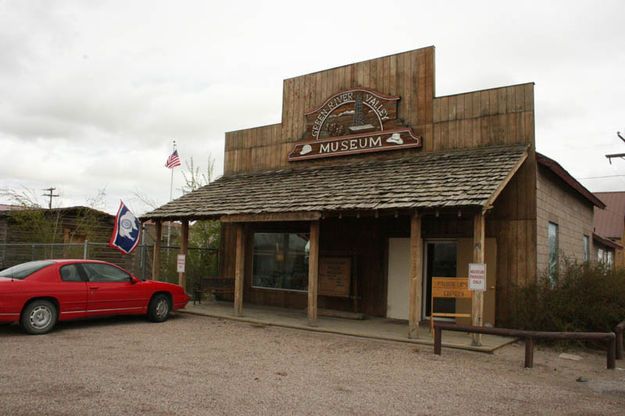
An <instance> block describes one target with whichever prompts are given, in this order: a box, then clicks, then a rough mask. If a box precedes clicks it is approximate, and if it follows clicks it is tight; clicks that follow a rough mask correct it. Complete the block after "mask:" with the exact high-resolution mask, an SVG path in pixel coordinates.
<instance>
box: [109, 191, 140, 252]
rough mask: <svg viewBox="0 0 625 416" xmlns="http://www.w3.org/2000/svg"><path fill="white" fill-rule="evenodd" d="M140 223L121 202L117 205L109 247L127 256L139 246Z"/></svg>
mask: <svg viewBox="0 0 625 416" xmlns="http://www.w3.org/2000/svg"><path fill="white" fill-rule="evenodd" d="M140 229H141V223H140V222H139V220H138V219H137V217H135V214H133V213H132V212H131V211H130V210H129V209H128V207H127V206H126V205H124V203H123V202H121V203H120V205H119V210H118V211H117V216H116V217H115V229H114V230H113V236H112V237H111V241H109V246H111V247H113V248H116V249H118V250H119V251H121V252H122V253H124V254H129V253H131V252H132V250H134V249H135V247H137V244H139V230H140Z"/></svg>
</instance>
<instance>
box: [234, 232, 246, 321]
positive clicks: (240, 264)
mask: <svg viewBox="0 0 625 416" xmlns="http://www.w3.org/2000/svg"><path fill="white" fill-rule="evenodd" d="M236 229H237V241H236V252H235V266H234V267H235V269H234V314H235V315H236V316H241V315H242V314H243V283H244V275H245V226H244V225H243V224H237V225H236Z"/></svg>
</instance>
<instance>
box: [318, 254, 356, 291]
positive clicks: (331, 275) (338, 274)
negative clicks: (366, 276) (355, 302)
mask: <svg viewBox="0 0 625 416" xmlns="http://www.w3.org/2000/svg"><path fill="white" fill-rule="evenodd" d="M351 274H352V259H351V258H350V257H320V258H319V295H322V296H334V297H340V298H349V295H350V293H349V292H350V283H351Z"/></svg>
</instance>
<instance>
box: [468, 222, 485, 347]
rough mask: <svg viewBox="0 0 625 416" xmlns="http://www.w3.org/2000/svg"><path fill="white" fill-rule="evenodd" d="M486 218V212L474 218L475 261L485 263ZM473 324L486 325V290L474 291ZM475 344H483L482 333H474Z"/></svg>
mask: <svg viewBox="0 0 625 416" xmlns="http://www.w3.org/2000/svg"><path fill="white" fill-rule="evenodd" d="M485 224H486V220H485V218H484V213H482V212H479V213H477V214H475V217H474V218H473V263H484V250H485V248H484V244H485V243H486V235H485V234H486V232H485ZM471 314H472V315H473V318H472V320H473V322H472V324H473V326H482V325H484V292H482V291H478V290H475V291H473V309H472V311H471ZM472 337H473V345H482V335H481V334H473V335H472Z"/></svg>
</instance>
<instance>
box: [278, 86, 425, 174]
mask: <svg viewBox="0 0 625 416" xmlns="http://www.w3.org/2000/svg"><path fill="white" fill-rule="evenodd" d="M399 99H400V97H397V96H393V95H387V94H382V93H380V92H377V91H374V90H371V89H368V88H351V89H348V90H343V91H339V92H336V93H334V94H332V95H331V96H330V97H328V98H327V99H326V100H325V101H324V102H323V103H322V104H321V105H320V106H319V107H317V108H314V109H312V110H310V111H308V112H306V113H305V116H306V132H305V134H304V135H303V137H302V138H301V141H298V142H297V143H295V145H294V146H293V147H292V148H291V151H290V152H289V154H288V155H287V159H288V161H289V162H297V161H299V160H308V159H319V158H326V157H336V156H347V155H355V154H361V153H370V152H382V151H389V150H406V149H414V148H420V147H423V138H422V137H421V136H420V135H419V134H415V133H414V132H413V131H412V129H411V128H410V126H407V125H405V124H404V122H403V120H401V119H399V118H398V117H397V106H398V101H399ZM417 133H421V131H420V130H417Z"/></svg>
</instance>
